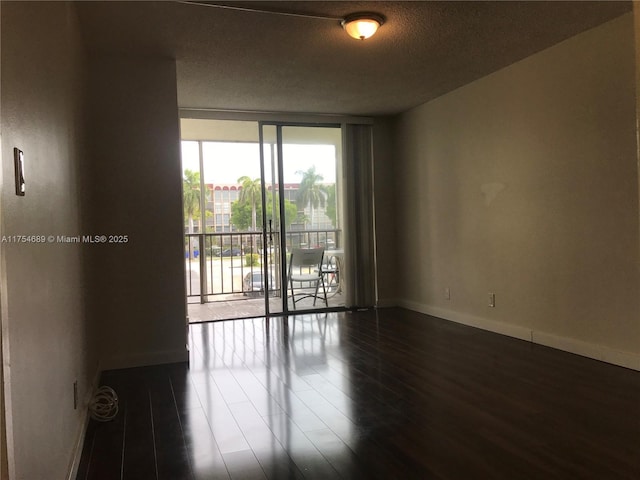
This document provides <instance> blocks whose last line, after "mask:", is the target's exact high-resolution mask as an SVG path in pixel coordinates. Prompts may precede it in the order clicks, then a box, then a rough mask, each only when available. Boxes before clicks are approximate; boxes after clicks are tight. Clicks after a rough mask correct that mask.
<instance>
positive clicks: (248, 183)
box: [238, 175, 262, 231]
mask: <svg viewBox="0 0 640 480" xmlns="http://www.w3.org/2000/svg"><path fill="white" fill-rule="evenodd" d="M238 183H239V184H241V188H242V189H241V190H240V198H239V199H238V201H239V202H240V203H244V204H246V205H249V206H250V207H251V230H254V231H255V230H256V229H257V227H258V222H257V213H258V205H259V204H260V203H262V201H261V196H262V184H261V183H260V179H259V178H256V179H254V180H251V178H249V177H247V176H246V175H245V176H243V177H240V178H239V179H238Z"/></svg>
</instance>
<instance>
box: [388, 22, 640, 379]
mask: <svg viewBox="0 0 640 480" xmlns="http://www.w3.org/2000/svg"><path fill="white" fill-rule="evenodd" d="M634 89H635V83H634V43H633V18H632V15H631V14H628V15H625V16H623V17H620V18H618V19H616V20H614V21H612V22H609V23H607V24H605V25H603V26H600V27H598V28H595V29H593V30H590V31H587V32H585V33H583V34H581V35H578V36H576V37H573V38H571V39H569V40H567V41H565V42H563V43H561V44H558V45H556V46H554V47H552V48H550V49H548V50H545V51H543V52H540V53H538V54H536V55H533V56H531V57H529V58H527V59H525V60H522V61H520V62H518V63H516V64H514V65H512V66H510V67H507V68H505V69H503V70H500V71H498V72H496V73H494V74H492V75H489V76H487V77H485V78H483V79H480V80H478V81H476V82H473V83H471V84H469V85H467V86H464V87H462V88H460V89H458V90H456V91H454V92H451V93H449V94H447V95H444V96H442V97H440V98H438V99H436V100H434V101H432V102H429V103H427V104H425V105H422V106H420V107H418V108H415V109H413V110H411V111H409V112H407V113H405V114H403V115H401V116H400V117H399V119H398V122H397V132H398V135H397V145H398V147H399V152H398V153H399V155H398V176H397V184H396V196H397V199H398V200H397V202H398V205H397V208H398V211H399V221H398V243H399V245H400V248H399V257H400V258H399V261H400V265H401V266H402V272H403V273H402V274H401V275H400V278H399V282H400V285H399V287H398V295H399V296H400V297H401V302H400V303H401V304H402V305H404V306H407V307H410V308H414V309H417V310H421V311H425V312H428V313H433V314H436V315H439V316H442V317H445V318H449V319H452V320H456V321H460V322H464V323H469V324H474V325H478V326H482V327H483V328H488V329H491V330H495V331H499V332H502V333H506V334H509V335H514V336H518V337H521V338H526V339H533V340H534V341H536V342H540V343H544V344H548V345H551V346H556V347H560V348H563V349H566V350H570V351H575V352H577V353H581V354H584V355H588V356H592V357H596V358H603V359H605V360H607V361H612V362H613V363H619V364H624V365H627V366H633V367H634V368H640V322H638V285H639V282H640V280H639V273H638V245H639V239H638V218H639V217H638V172H637V158H636V154H637V153H636V152H637V147H636V136H635V109H634V105H635V99H634V95H635V91H634ZM445 288H450V289H451V299H450V300H446V299H445V295H444V290H445ZM489 292H494V293H495V294H496V307H495V308H489V307H488V299H487V297H488V293H489Z"/></svg>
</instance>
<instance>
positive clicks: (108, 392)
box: [89, 385, 118, 422]
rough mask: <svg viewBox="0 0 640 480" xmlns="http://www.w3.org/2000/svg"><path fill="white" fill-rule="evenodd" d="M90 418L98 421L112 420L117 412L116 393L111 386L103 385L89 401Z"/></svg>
mask: <svg viewBox="0 0 640 480" xmlns="http://www.w3.org/2000/svg"><path fill="white" fill-rule="evenodd" d="M89 413H90V414H91V418H93V419H94V420H97V421H98V422H108V421H109V420H113V419H114V418H115V416H116V415H117V414H118V395H117V394H116V392H115V391H114V390H113V388H111V387H107V386H106V385H103V386H102V387H100V388H98V390H96V393H95V394H94V395H93V398H91V401H90V402H89Z"/></svg>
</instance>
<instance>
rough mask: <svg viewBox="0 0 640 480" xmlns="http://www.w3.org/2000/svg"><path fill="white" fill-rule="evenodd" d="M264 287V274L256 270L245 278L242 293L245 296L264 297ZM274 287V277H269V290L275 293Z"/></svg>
mask: <svg viewBox="0 0 640 480" xmlns="http://www.w3.org/2000/svg"><path fill="white" fill-rule="evenodd" d="M264 287H265V285H264V273H263V272H261V271H257V270H254V271H253V272H249V273H247V274H246V275H245V276H244V281H243V282H242V293H244V294H245V295H249V294H253V295H256V294H257V295H264ZM274 287H275V281H274V280H273V277H272V276H271V275H269V289H270V290H271V291H273V290H274Z"/></svg>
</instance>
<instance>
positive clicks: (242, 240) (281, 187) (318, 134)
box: [181, 119, 344, 321]
mask: <svg viewBox="0 0 640 480" xmlns="http://www.w3.org/2000/svg"><path fill="white" fill-rule="evenodd" d="M181 128H182V132H183V145H182V146H183V148H182V151H183V154H182V160H183V190H184V233H185V271H186V282H187V295H188V298H187V302H188V304H189V316H190V319H192V321H201V320H217V319H227V318H243V317H250V316H263V315H280V314H286V313H288V312H291V311H293V310H295V311H308V310H314V309H323V308H336V307H341V306H344V297H343V293H344V292H343V285H344V282H341V279H342V276H341V274H340V267H341V264H342V263H341V262H342V251H343V250H342V245H343V242H344V235H343V226H342V225H343V219H342V217H343V215H342V209H341V203H342V195H341V187H342V185H341V176H340V175H339V172H340V171H341V160H342V148H341V145H342V135H341V129H340V127H337V126H327V125H323V126H316V125H313V126H310V125H292V124H283V123H259V122H247V121H242V122H240V121H222V120H195V119H183V120H182V124H181ZM314 248H315V249H322V253H323V258H324V260H325V262H324V264H323V265H319V266H318V267H317V268H315V269H307V271H311V273H313V272H315V273H317V274H318V275H321V277H322V278H321V282H317V283H314V282H306V283H304V282H293V284H292V282H290V281H289V279H288V274H289V271H288V267H289V263H288V262H289V259H290V256H291V253H292V251H293V249H303V250H305V251H306V250H309V249H314ZM323 285H324V288H321V287H322V286H323ZM315 286H319V288H318V295H317V298H315V297H316V295H315V294H316V292H315ZM292 287H293V289H294V293H296V294H297V295H296V298H298V299H299V300H300V301H299V302H296V304H295V307H294V304H293V302H292V299H291V289H292ZM325 293H326V296H327V298H326V301H325ZM298 294H299V295H298ZM305 294H313V295H312V296H309V297H305ZM314 301H315V302H314ZM196 310H197V311H196ZM198 312H204V313H198Z"/></svg>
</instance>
